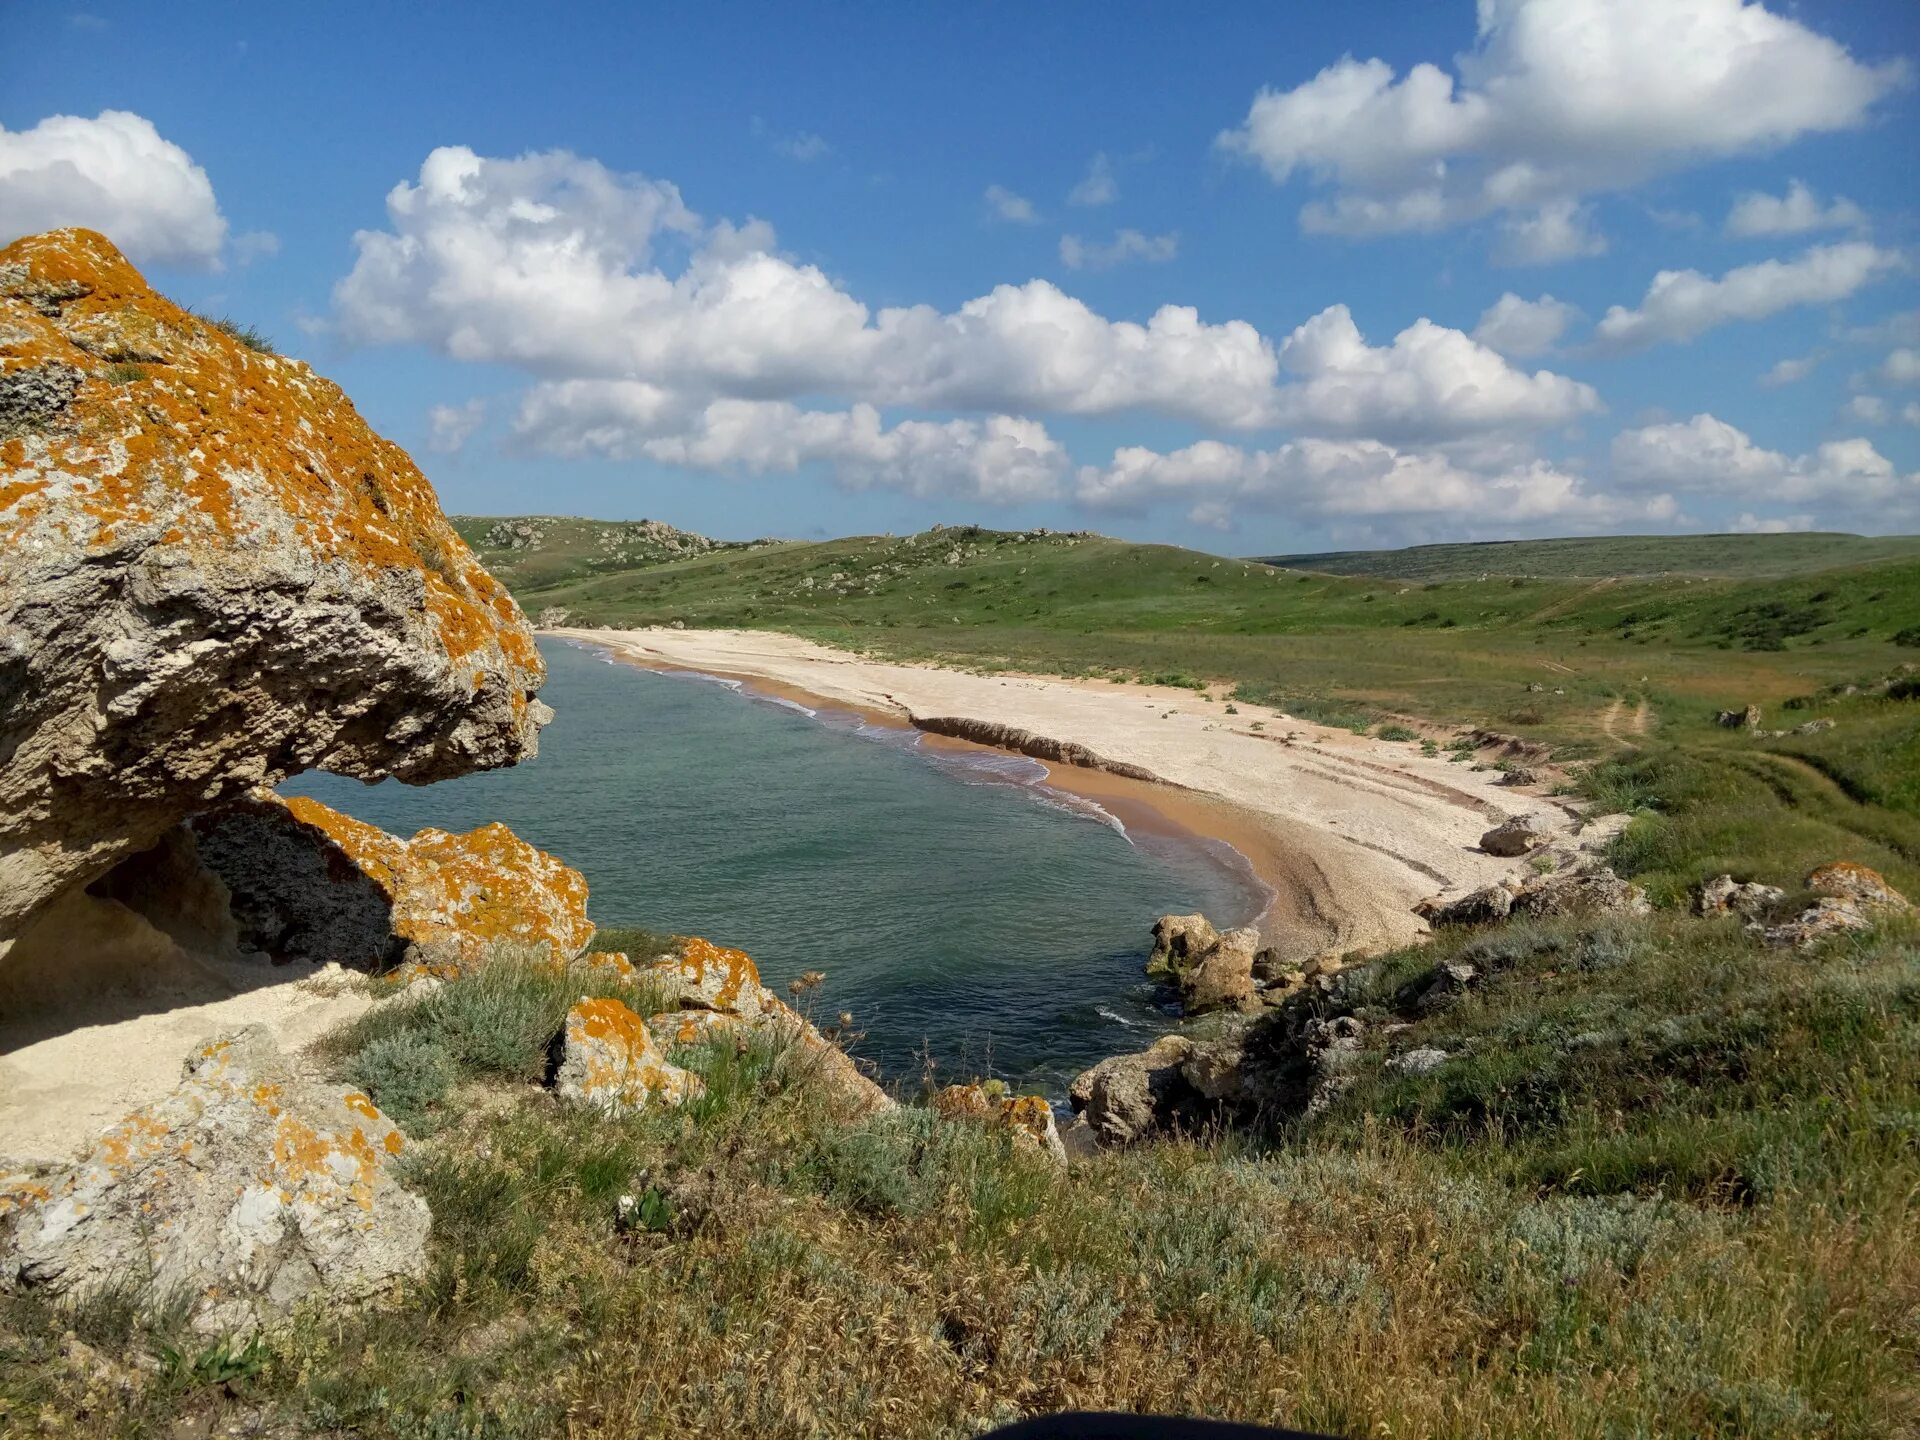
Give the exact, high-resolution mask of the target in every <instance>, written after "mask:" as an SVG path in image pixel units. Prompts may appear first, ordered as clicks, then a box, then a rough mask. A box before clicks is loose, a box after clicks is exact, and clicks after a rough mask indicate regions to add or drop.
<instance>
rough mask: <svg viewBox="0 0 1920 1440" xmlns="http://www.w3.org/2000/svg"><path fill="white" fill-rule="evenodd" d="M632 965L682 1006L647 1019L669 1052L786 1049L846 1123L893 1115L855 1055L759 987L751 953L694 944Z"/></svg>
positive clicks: (891, 1105)
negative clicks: (715, 1045) (760, 1043)
mask: <svg viewBox="0 0 1920 1440" xmlns="http://www.w3.org/2000/svg"><path fill="white" fill-rule="evenodd" d="M628 964H629V966H630V968H631V969H632V971H633V975H634V978H635V979H636V981H637V982H639V983H641V984H646V985H651V986H653V987H654V988H656V989H658V990H660V991H662V992H663V993H664V994H666V995H667V996H670V997H672V999H673V1002H674V1004H675V1005H677V1006H678V1007H680V1008H678V1009H673V1010H667V1011H663V1012H662V1013H660V1014H658V1015H653V1016H650V1017H649V1018H648V1020H647V1028H648V1029H649V1030H650V1031H651V1032H652V1034H653V1036H654V1038H655V1039H656V1040H658V1041H659V1043H660V1044H662V1045H664V1046H666V1047H668V1048H669V1049H671V1048H672V1047H674V1046H676V1045H696V1044H701V1043H704V1042H707V1041H710V1040H716V1039H732V1040H734V1041H736V1042H737V1043H739V1044H740V1045H742V1046H745V1045H748V1044H751V1043H752V1042H753V1041H754V1040H755V1039H757V1038H761V1039H767V1040H771V1041H772V1042H773V1043H775V1044H777V1045H780V1046H782V1047H784V1048H785V1050H786V1052H787V1055H788V1058H789V1059H790V1061H791V1062H792V1063H793V1064H794V1065H795V1066H796V1067H797V1068H798V1069H799V1071H800V1072H801V1074H802V1076H803V1077H804V1079H805V1080H806V1081H807V1082H808V1083H810V1084H813V1085H816V1086H818V1087H819V1088H820V1089H821V1090H822V1091H823V1092H824V1093H825V1095H826V1096H827V1100H828V1103H829V1104H830V1105H831V1106H832V1108H833V1110H834V1111H835V1113H836V1114H838V1115H840V1116H841V1117H842V1118H845V1119H859V1118H862V1117H865V1116H868V1115H876V1114H879V1113H880V1112H881V1111H884V1110H891V1109H893V1108H894V1101H893V1099H892V1097H891V1096H889V1095H888V1094H887V1092H886V1091H885V1090H882V1089H881V1088H880V1087H879V1086H878V1085H876V1084H875V1083H874V1082H873V1080H872V1079H871V1078H870V1077H869V1076H868V1075H867V1074H866V1073H865V1072H864V1071H863V1070H861V1068H860V1066H859V1064H858V1063H857V1062H856V1061H855V1060H854V1059H853V1057H852V1056H851V1055H849V1054H847V1052H846V1051H844V1050H842V1049H841V1048H840V1047H839V1046H838V1045H836V1044H834V1043H833V1041H831V1040H829V1039H828V1038H827V1037H826V1036H825V1035H822V1034H821V1033H820V1031H819V1030H818V1029H817V1028H815V1026H814V1025H813V1023H812V1022H811V1021H809V1020H808V1019H807V1018H806V1017H805V1016H804V1015H801V1014H800V1013H799V1012H798V1011H796V1010H795V1009H793V1007H792V1006H790V1005H788V1004H787V1003H786V1002H785V1001H784V1000H782V999H781V998H780V997H779V996H778V995H775V994H774V993H773V991H771V990H769V989H768V988H767V987H766V986H765V985H763V984H761V983H760V971H759V968H758V967H757V966H756V965H755V964H754V963H753V961H752V959H751V958H749V957H748V955H747V954H746V952H745V951H742V950H730V949H728V948H727V947H725V946H722V945H715V944H714V943H713V942H712V941H709V940H702V939H699V938H698V937H695V938H692V939H689V940H686V941H684V942H682V944H681V948H680V950H679V951H678V952H677V953H675V954H672V955H667V956H662V957H661V958H659V959H657V960H653V961H650V962H649V963H647V964H645V965H639V966H632V965H631V962H628Z"/></svg>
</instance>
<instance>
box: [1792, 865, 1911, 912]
mask: <svg viewBox="0 0 1920 1440" xmlns="http://www.w3.org/2000/svg"><path fill="white" fill-rule="evenodd" d="M1807 888H1808V889H1809V890H1811V891H1813V893H1814V894H1816V895H1830V896H1832V897H1833V898H1834V899H1836V900H1851V901H1852V902H1853V903H1854V904H1856V905H1863V906H1865V907H1866V908H1868V909H1870V910H1874V909H1878V910H1907V909H1911V908H1912V907H1911V905H1910V904H1909V903H1908V900H1907V897H1906V896H1904V895H1902V894H1901V893H1900V892H1899V891H1898V890H1896V889H1894V888H1893V886H1891V885H1889V884H1888V883H1887V881H1886V877H1885V876H1884V875H1882V874H1881V873H1880V872H1879V871H1878V870H1872V869H1869V868H1868V867H1867V866H1865V865H1856V864H1854V863H1853V862H1852V861H1851V860H1836V861H1834V862H1833V863H1832V864H1830V865H1822V866H1821V867H1820V868H1819V869H1818V870H1815V871H1814V872H1813V873H1812V874H1811V875H1809V876H1807Z"/></svg>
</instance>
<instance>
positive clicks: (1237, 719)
mask: <svg viewBox="0 0 1920 1440" xmlns="http://www.w3.org/2000/svg"><path fill="white" fill-rule="evenodd" d="M544 633H546V634H550V635H552V636H554V637H556V638H559V639H565V640H572V641H576V642H579V643H583V644H588V645H594V646H599V647H602V648H604V649H606V650H607V651H608V652H609V653H611V654H613V655H614V656H616V657H618V658H620V659H624V660H627V661H629V662H631V663H633V664H636V665H640V666H645V667H651V668H658V669H684V670H699V671H703V672H705V673H707V674H711V675H719V676H724V677H727V678H730V679H738V680H741V681H743V682H745V683H748V684H750V685H752V686H754V687H755V688H757V689H760V690H762V691H765V692H767V693H771V694H777V695H782V696H784V697H786V698H790V699H798V700H802V701H804V702H807V703H812V704H820V703H824V704H827V705H833V706H839V707H844V708H847V709H851V710H856V711H859V712H861V713H863V714H866V715H869V716H871V717H874V718H876V719H879V720H883V721H891V722H892V723H896V724H903V725H915V724H916V722H924V721H926V720H928V719H929V718H934V717H938V718H943V719H949V720H950V719H956V718H958V719H962V720H968V721H975V722H986V723H987V724H991V725H1005V726H1015V727H1018V728H1020V729H1022V730H1026V731H1029V732H1031V733H1032V734H1033V735H1036V736H1044V737H1048V738H1049V739H1051V740H1055V741H1061V742H1068V743H1071V744H1075V745H1079V746H1084V747H1086V749H1087V750H1089V751H1092V752H1093V753H1094V754H1095V755H1096V756H1097V757H1099V759H1100V760H1102V761H1105V762H1109V763H1112V764H1114V765H1116V766H1119V767H1122V768H1125V769H1129V770H1131V769H1135V768H1137V769H1138V770H1139V771H1141V772H1145V775H1146V776H1147V777H1150V778H1140V777H1137V776H1133V775H1128V774H1116V773H1113V772H1111V771H1109V770H1105V769H1098V768H1090V767H1087V766H1082V765H1076V764H1064V763H1060V762H1057V761H1055V762H1050V763H1048V766H1047V768H1048V771H1049V783H1051V784H1054V785H1056V786H1058V787H1059V788H1061V789H1064V790H1069V791H1072V792H1074V793H1076V794H1080V795H1084V796H1087V797H1089V798H1092V799H1096V800H1098V801H1099V802H1100V803H1101V804H1102V805H1103V806H1105V807H1106V808H1107V809H1108V810H1110V811H1112V812H1113V813H1115V814H1116V815H1117V816H1119V818H1120V819H1121V820H1122V821H1123V822H1125V823H1127V824H1129V825H1136V824H1155V823H1158V824H1163V825H1171V826H1177V827H1180V828H1184V829H1186V830H1190V831H1193V832H1195V833H1198V834H1201V835H1205V836H1209V837H1211V838H1214V839H1217V840H1221V841H1224V842H1226V843H1227V844H1229V845H1231V846H1232V847H1233V848H1234V849H1236V850H1238V851H1239V852H1240V853H1241V854H1242V855H1243V856H1245V857H1246V859H1247V861H1248V862H1249V864H1251V866H1252V867H1253V869H1254V871H1255V873H1256V874H1257V875H1259V877H1260V878H1261V880H1262V881H1263V882H1265V884H1266V885H1267V886H1268V887H1269V888H1270V889H1271V890H1272V891H1273V892H1274V896H1275V899H1274V903H1273V905H1272V906H1271V907H1270V908H1269V910H1268V911H1267V913H1266V914H1265V915H1264V916H1262V917H1261V920H1260V924H1261V928H1262V930H1263V931H1264V932H1265V934H1266V937H1267V940H1268V943H1270V944H1274V945H1277V946H1279V947H1280V948H1281V949H1283V950H1284V951H1287V952H1289V953H1293V954H1315V953H1331V954H1336V955H1343V954H1348V953H1351V952H1355V951H1366V952H1370V951H1376V950H1381V949H1386V948H1390V947H1392V946H1395V945H1401V944H1405V943H1407V942H1408V941H1410V940H1414V939H1416V938H1418V937H1419V936H1421V935H1423V934H1425V933H1426V925H1425V923H1424V922H1423V921H1422V920H1420V918H1419V917H1418V916H1416V915H1415V914H1414V913H1413V906H1414V905H1415V904H1417V903H1418V902H1419V901H1421V900H1423V899H1425V898H1427V897H1428V896H1431V895H1435V894H1439V893H1441V892H1457V891H1461V890H1466V889H1471V888H1474V887H1477V886H1480V885H1484V884H1487V883H1489V882H1491V881H1493V880H1495V879H1498V878H1500V877H1501V876H1503V875H1508V874H1512V873H1514V872H1515V870H1516V868H1517V866H1518V865H1519V863H1520V862H1516V861H1513V860H1504V859H1500V858H1498V857H1496V856H1492V855H1488V854H1485V853H1484V852H1482V851H1481V850H1480V849H1479V847H1478V842H1479V838H1480V836H1481V835H1482V834H1483V833H1484V832H1485V831H1486V830H1487V829H1488V828H1489V827H1490V826H1492V825H1495V824H1497V823H1499V821H1500V820H1502V819H1504V818H1506V817H1507V816H1510V815H1518V814H1522V813H1529V814H1533V815H1536V816H1537V817H1538V818H1539V820H1540V823H1541V825H1542V827H1543V828H1545V829H1548V830H1552V831H1566V830H1568V829H1569V828H1570V827H1571V824H1572V821H1571V820H1570V818H1569V816H1568V815H1567V813H1566V812H1565V811H1564V810H1563V809H1562V808H1561V807H1560V806H1559V805H1557V804H1555V803H1554V802H1553V801H1552V800H1550V799H1548V798H1547V797H1545V796H1543V795H1539V794H1535V793H1530V792H1528V791H1525V790H1516V789H1511V788H1506V787H1502V786H1500V785H1498V784H1496V783H1495V782H1496V781H1497V780H1498V779H1499V778H1500V777H1499V775H1498V774H1497V773H1495V772H1493V771H1491V770H1483V771H1474V770H1472V769H1471V768H1470V767H1469V766H1466V765H1463V764H1455V763H1451V762H1449V761H1448V760H1447V759H1446V758H1445V757H1444V756H1431V757H1429V756H1423V755H1421V754H1420V753H1419V749H1418V747H1417V746H1414V745H1411V744H1408V743H1404V742H1391V741H1385V740H1378V739H1374V738H1371V737H1366V736H1358V735H1354V734H1352V733H1351V732H1349V731H1346V730H1339V729H1332V728H1329V727H1326V726H1321V725H1314V724H1311V723H1309V722H1306V721H1302V720H1296V719H1293V718H1292V717H1289V716H1287V715H1285V714H1284V713H1282V712H1280V711H1277V710H1271V709H1268V708H1265V707H1263V706H1259V705H1249V704H1236V706H1235V709H1236V711H1237V713H1234V714H1228V713H1227V705H1226V703H1225V702H1224V701H1220V700H1208V699H1206V698H1204V697H1202V696H1200V695H1198V694H1196V693H1195V692H1193V691H1190V690H1176V689H1169V688H1166V687H1160V686H1143V685H1134V684H1117V685H1116V684H1112V683H1109V682H1106V681H1087V680H1070V679H1060V678H1056V677H1048V676H1037V675H1009V674H991V675H981V674H973V673H969V672H966V671H962V670H950V669H942V668H938V667H934V666H928V665H907V664H899V663H893V662H888V661H882V660H873V659H868V658H866V657H864V656H860V655H856V654H854V653H852V652H849V651H844V650H836V649H832V648H830V647H827V646H824V645H819V644H815V643H814V642H812V641H809V640H803V639H799V638H797V637H794V636H790V635H781V634H775V633H771V632H766V631H753V630H671V629H646V630H582V629H555V630H550V631H546V632H544ZM1256 727H1258V728H1256ZM928 743H939V744H965V743H967V742H965V741H961V740H952V739H946V738H944V737H942V738H937V739H936V738H934V737H929V742H928Z"/></svg>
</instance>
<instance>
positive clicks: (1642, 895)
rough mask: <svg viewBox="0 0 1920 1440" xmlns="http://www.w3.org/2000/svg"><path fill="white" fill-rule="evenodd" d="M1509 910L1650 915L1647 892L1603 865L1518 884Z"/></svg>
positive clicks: (1537, 914) (1538, 913)
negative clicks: (1518, 887)
mask: <svg viewBox="0 0 1920 1440" xmlns="http://www.w3.org/2000/svg"><path fill="white" fill-rule="evenodd" d="M1513 913H1514V914H1516V915H1532V916H1535V917H1544V916H1548V915H1651V914H1652V913H1653V905H1652V903H1651V902H1650V901H1649V900H1648V899H1647V892H1646V891H1644V890H1642V889H1641V888H1640V887H1639V886H1638V885H1635V884H1633V883H1632V882H1631V881H1627V880H1623V879H1621V878H1620V877H1619V876H1618V875H1616V874H1615V873H1614V872H1613V870H1612V869H1611V868H1610V867H1609V866H1606V865H1590V866H1587V867H1585V868H1583V869H1579V870H1570V871H1565V872H1562V873H1559V874H1554V875H1543V876H1541V877H1540V878H1539V879H1537V880H1530V881H1528V882H1527V883H1526V884H1525V885H1523V886H1521V887H1520V893H1519V894H1517V895H1515V896H1514V897H1513Z"/></svg>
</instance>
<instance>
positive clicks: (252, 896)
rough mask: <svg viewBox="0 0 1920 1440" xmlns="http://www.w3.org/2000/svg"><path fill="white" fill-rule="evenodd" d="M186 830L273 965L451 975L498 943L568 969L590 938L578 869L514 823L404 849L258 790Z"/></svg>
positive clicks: (306, 802) (356, 825)
mask: <svg viewBox="0 0 1920 1440" xmlns="http://www.w3.org/2000/svg"><path fill="white" fill-rule="evenodd" d="M187 828H188V830H189V832H190V833H191V836H192V839H193V846H194V849H195V851H196V852H197V854H198V855H199V858H200V861H201V863H202V864H203V865H205V866H206V868H207V869H208V870H209V871H211V872H212V874H213V875H215V876H216V877H218V879H219V880H220V882H221V883H222V884H223V885H224V886H225V887H226V889H227V891H228V893H229V895H230V896H231V902H230V903H231V909H232V913H233V916H234V919H235V922H236V924H237V925H238V928H239V933H240V942H241V944H242V945H243V946H244V947H245V948H247V949H249V950H254V951H259V952H262V953H265V954H268V955H271V956H272V957H273V958H274V959H276V960H294V959H299V960H311V961H315V962H322V963H324V962H329V961H331V962H335V963H338V964H341V965H347V966H351V967H354V968H358V969H380V968H384V967H386V966H389V965H392V964H395V963H399V962H402V961H413V962H418V963H423V964H426V965H428V966H431V967H433V968H435V969H436V970H444V969H457V968H459V967H461V966H466V965H473V964H476V963H479V962H480V961H483V960H485V959H486V958H487V955H488V953H489V952H490V951H491V950H492V948H493V947H494V946H496V945H501V944H506V945H512V946H516V947H520V948H527V949H540V950H545V951H546V952H547V954H548V955H549V956H550V957H551V958H553V959H555V960H561V961H564V960H569V959H571V958H572V957H573V956H575V955H577V954H579V953H580V951H581V950H583V949H584V948H585V947H586V944H587V942H588V941H589V940H591V939H592V938H593V928H594V927H593V922H592V921H590V920H589V919H587V882H586V880H585V879H584V878H583V877H582V876H581V874H580V872H579V871H578V870H575V869H573V868H572V867H571V866H569V865H566V864H564V863H563V862H561V861H560V860H557V859H555V858H554V857H553V856H551V855H549V854H547V853H546V852H545V851H543V850H538V849H536V848H534V847H533V846H532V845H529V844H528V843H527V842H526V841H524V840H522V839H521V838H520V837H519V836H517V835H515V834H514V833H513V832H512V831H511V830H509V829H507V827H506V826H504V825H500V824H492V825H482V826H480V827H479V828H478V829H476V830H469V831H467V832H466V833H465V834H463V835H452V834H448V833H447V832H446V831H444V830H422V831H420V832H419V833H418V834H416V835H415V836H414V837H413V838H412V839H411V840H402V839H400V838H399V837H398V836H395V835H389V834H387V833H386V832H385V831H384V830H381V829H379V828H378V827H377V826H373V825H368V824H365V823H364V822H362V821H359V820H355V819H354V818H353V817H351V816H349V815H342V814H341V813H340V812H339V811H337V810H333V809H330V808H329V807H327V806H325V805H322V804H321V803H320V802H319V801H317V800H310V799H306V798H304V797H295V798H293V799H288V800H283V799H281V798H280V797H279V796H277V795H275V794H273V793H272V792H270V791H264V790H262V791H255V792H254V793H253V794H251V795H249V796H247V797H245V798H244V799H242V800H238V801H235V802H233V803H232V804H229V805H225V806H222V807H221V808H220V809H218V810H215V811H211V812H209V813H208V814H205V815H201V816H198V817H196V818H195V819H194V820H193V821H192V822H190V824H189V825H188V827H187Z"/></svg>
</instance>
